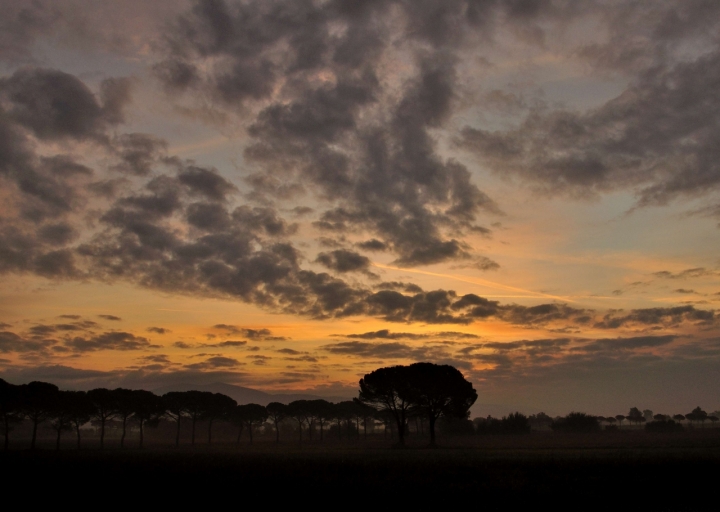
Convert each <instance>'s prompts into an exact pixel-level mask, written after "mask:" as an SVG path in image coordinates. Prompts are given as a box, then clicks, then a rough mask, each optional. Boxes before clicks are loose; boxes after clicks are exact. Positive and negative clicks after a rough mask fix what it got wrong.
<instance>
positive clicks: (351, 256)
mask: <svg viewBox="0 0 720 512" xmlns="http://www.w3.org/2000/svg"><path fill="white" fill-rule="evenodd" d="M315 261H316V262H317V263H320V264H321V265H323V266H324V267H326V268H329V269H330V270H334V271H336V272H340V273H345V272H366V273H367V272H368V269H369V268H370V264H371V262H370V260H369V259H368V258H367V257H365V256H363V255H362V254H358V253H356V252H353V251H348V250H346V249H337V250H334V251H330V252H321V253H320V254H318V256H317V258H316V259H315Z"/></svg>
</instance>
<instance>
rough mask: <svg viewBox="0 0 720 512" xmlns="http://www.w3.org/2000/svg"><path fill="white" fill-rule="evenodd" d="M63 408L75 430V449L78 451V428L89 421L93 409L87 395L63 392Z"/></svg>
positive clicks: (80, 392) (78, 392)
mask: <svg viewBox="0 0 720 512" xmlns="http://www.w3.org/2000/svg"><path fill="white" fill-rule="evenodd" d="M63 402H64V405H65V407H66V408H67V411H68V414H69V415H70V422H71V423H72V426H73V427H74V428H75V434H76V436H77V448H78V450H79V449H80V427H81V426H83V425H84V424H85V423H87V422H88V421H90V419H91V418H92V415H93V413H94V412H95V408H94V407H93V405H92V403H91V402H90V399H89V398H88V396H87V393H85V392H84V391H65V398H64V400H63Z"/></svg>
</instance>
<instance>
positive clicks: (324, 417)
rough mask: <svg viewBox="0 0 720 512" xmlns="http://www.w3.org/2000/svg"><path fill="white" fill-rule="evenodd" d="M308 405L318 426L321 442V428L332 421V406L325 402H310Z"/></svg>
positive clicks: (320, 400)
mask: <svg viewBox="0 0 720 512" xmlns="http://www.w3.org/2000/svg"><path fill="white" fill-rule="evenodd" d="M309 405H310V407H311V408H312V412H313V416H314V417H315V420H316V421H317V423H318V425H319V426H320V441H322V440H323V430H324V429H323V427H324V426H325V424H326V423H329V422H330V421H332V419H333V418H334V417H335V416H334V411H333V404H331V403H330V402H328V401H327V400H322V399H318V400H310V401H309Z"/></svg>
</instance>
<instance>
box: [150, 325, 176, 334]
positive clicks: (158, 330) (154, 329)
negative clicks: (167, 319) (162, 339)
mask: <svg viewBox="0 0 720 512" xmlns="http://www.w3.org/2000/svg"><path fill="white" fill-rule="evenodd" d="M145 330H146V331H147V332H153V333H155V334H167V333H169V332H171V331H170V329H166V328H165V327H148V328H147V329H145Z"/></svg>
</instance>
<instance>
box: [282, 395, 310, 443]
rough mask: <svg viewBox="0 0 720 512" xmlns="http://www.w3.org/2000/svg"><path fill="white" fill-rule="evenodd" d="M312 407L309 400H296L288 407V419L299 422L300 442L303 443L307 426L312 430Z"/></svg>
mask: <svg viewBox="0 0 720 512" xmlns="http://www.w3.org/2000/svg"><path fill="white" fill-rule="evenodd" d="M311 409H312V406H309V405H308V400H295V401H293V402H290V403H289V404H288V405H287V415H288V417H290V418H292V419H294V420H295V421H297V424H298V436H299V437H298V441H299V442H300V443H302V431H303V426H304V425H305V424H307V425H308V428H311V424H310V421H311V418H312V410H311Z"/></svg>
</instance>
